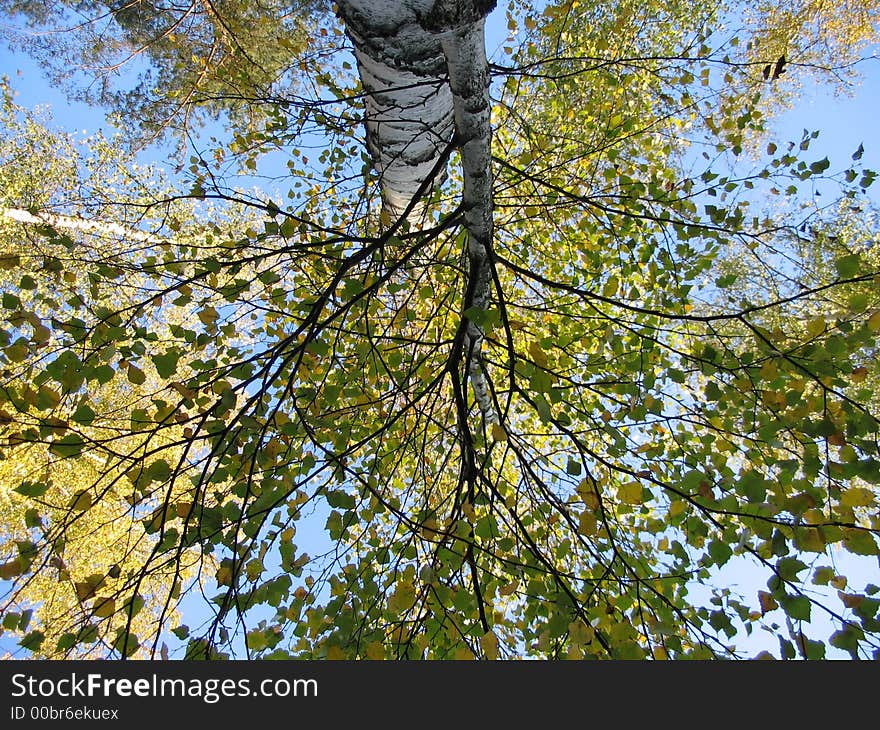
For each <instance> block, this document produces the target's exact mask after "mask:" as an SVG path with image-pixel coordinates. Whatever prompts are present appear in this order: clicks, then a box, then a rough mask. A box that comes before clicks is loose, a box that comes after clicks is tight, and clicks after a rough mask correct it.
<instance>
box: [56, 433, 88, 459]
mask: <svg viewBox="0 0 880 730" xmlns="http://www.w3.org/2000/svg"><path fill="white" fill-rule="evenodd" d="M83 448H85V441H83V438H82V436H80V435H79V434H75V433H69V434H67V436H64V437H63V438H61V439H58V440H57V441H53V442H52V443H51V444H49V451H51V452H52V453H53V454H55V455H57V456H60V457H62V458H65V459H67V458H70V457H72V456H79V455H80V454H81V453H82V450H83Z"/></svg>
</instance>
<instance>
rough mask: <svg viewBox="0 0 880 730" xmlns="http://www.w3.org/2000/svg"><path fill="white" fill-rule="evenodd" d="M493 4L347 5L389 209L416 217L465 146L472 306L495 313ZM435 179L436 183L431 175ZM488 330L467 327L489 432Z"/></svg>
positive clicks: (449, 0) (380, 0) (372, 146)
mask: <svg viewBox="0 0 880 730" xmlns="http://www.w3.org/2000/svg"><path fill="white" fill-rule="evenodd" d="M494 6H495V0H436V2H435V1H434V0H342V2H341V3H340V5H339V8H340V15H341V16H342V19H343V20H344V21H345V25H346V32H347V33H348V36H349V38H350V39H351V41H352V44H353V45H354V49H355V56H356V58H357V62H358V71H359V73H360V77H361V82H362V84H363V87H364V91H365V92H366V103H365V106H366V112H367V115H366V127H367V145H368V148H369V152H370V154H371V156H372V159H373V162H374V164H375V166H376V168H377V170H378V171H379V174H380V176H381V189H382V198H383V203H384V205H385V207H386V209H387V210H389V212H391V213H393V214H396V215H402V214H404V213H406V212H407V211H409V212H410V214H411V213H412V212H413V211H414V210H416V206H418V204H419V201H418V197H419V196H420V195H424V192H425V190H426V188H427V186H429V185H431V184H434V185H437V184H439V183H440V182H442V176H443V171H442V170H441V171H438V170H437V166H438V165H439V163H440V159H441V157H442V156H443V153H444V150H445V149H446V146H447V145H448V144H450V143H452V142H453V141H454V143H455V144H456V145H457V146H458V147H459V148H460V151H461V161H462V168H463V169H462V172H463V178H464V191H463V201H462V202H463V205H464V209H465V225H466V227H467V232H468V260H469V272H468V281H467V283H466V288H465V292H466V294H465V299H464V307H465V309H468V308H470V307H477V308H479V309H483V310H485V309H487V308H488V305H489V300H490V282H491V270H492V269H491V251H492V169H491V159H492V157H491V149H490V147H491V125H490V112H491V109H490V102H489V71H488V62H487V59H486V48H485V40H484V35H485V28H484V25H485V17H486V15H488V13H489V12H490V11H491V10H492V8H493V7H494ZM435 174H436V177H435V178H434V179H433V180H432V179H431V177H432V176H433V175H435ZM483 338H484V333H483V331H482V329H481V328H480V326H478V325H477V323H476V322H473V321H468V322H467V323H466V330H465V343H464V344H465V347H464V353H465V358H466V362H465V370H466V372H467V377H468V379H469V380H470V382H471V385H472V387H473V389H474V394H475V396H476V399H477V403H478V405H479V408H480V411H481V412H482V415H483V422H484V425H488V424H491V423H496V422H497V420H498V417H497V414H496V413H495V409H494V407H493V404H492V397H491V393H490V391H489V387H488V383H487V378H486V373H485V368H484V366H483V362H482V344H483Z"/></svg>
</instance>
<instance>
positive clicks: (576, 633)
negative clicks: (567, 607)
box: [568, 619, 596, 646]
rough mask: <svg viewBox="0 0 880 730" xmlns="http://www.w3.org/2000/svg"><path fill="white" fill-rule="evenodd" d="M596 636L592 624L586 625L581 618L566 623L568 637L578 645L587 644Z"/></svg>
mask: <svg viewBox="0 0 880 730" xmlns="http://www.w3.org/2000/svg"><path fill="white" fill-rule="evenodd" d="M595 636H596V632H595V631H594V630H593V627H592V626H587V625H586V624H585V623H584V622H583V621H582V620H581V619H578V620H577V621H572V622H571V623H570V624H569V625H568V637H569V638H570V639H571V641H572V643H574V644H576V645H578V646H585V645H586V644H589V643H590V642H591V641H592V640H593V639H594V638H595Z"/></svg>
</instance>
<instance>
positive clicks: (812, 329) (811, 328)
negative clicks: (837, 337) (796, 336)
mask: <svg viewBox="0 0 880 730" xmlns="http://www.w3.org/2000/svg"><path fill="white" fill-rule="evenodd" d="M824 331H825V320H824V318H822V317H816V318H815V319H811V320H810V321H809V322H807V334H809V335H810V337H818V336H819V335H821V334H822V333H823V332H824Z"/></svg>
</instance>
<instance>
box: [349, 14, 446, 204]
mask: <svg viewBox="0 0 880 730" xmlns="http://www.w3.org/2000/svg"><path fill="white" fill-rule="evenodd" d="M431 5H432V0H385V1H384V2H382V1H379V2H377V1H376V0H372V1H371V0H345V2H342V3H341V4H340V12H341V15H342V17H343V19H344V20H345V25H346V32H347V33H348V36H349V38H351V41H352V43H353V45H354V48H355V58H356V59H357V63H358V71H359V73H360V77H361V84H362V85H363V87H364V91H365V92H366V98H365V110H366V120H365V121H366V127H367V147H368V149H369V152H370V155H371V157H372V159H373V164H374V165H375V167H376V169H377V171H378V173H379V175H380V181H381V183H380V184H381V188H382V199H383V202H384V204H385V207H386V209H387V210H388V212H389V213H391V214H392V215H393V216H395V217H397V216H400V215H402V214H403V212H404V210H405V209H406V207H407V206H408V205H409V204H410V202H411V201H413V200H414V199H415V198H416V197H417V196H418V195H419V190H420V188H421V186H422V183H424V182H425V181H426V180H427V179H428V177H429V176H430V174H431V171H432V170H433V169H434V168H435V166H436V165H437V161H438V159H439V158H440V156H441V154H442V152H443V149H444V148H445V147H446V145H447V144H449V142H450V140H451V138H452V133H453V115H452V94H451V92H450V89H449V85H448V84H447V83H446V79H445V76H446V62H445V59H444V57H443V51H442V48H441V45H440V40H439V38H438V37H437V36H436V34H434V33H431V32H430V31H428V30H426V29H425V28H424V27H422V25H421V23H420V18H421V17H423V16H425V15H426V14H427V13H428V12H429V11H430V8H431ZM436 182H437V183H438V184H439V183H440V182H442V179H439V178H438V180H437V181H436ZM413 218H414V219H415V216H413Z"/></svg>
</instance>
